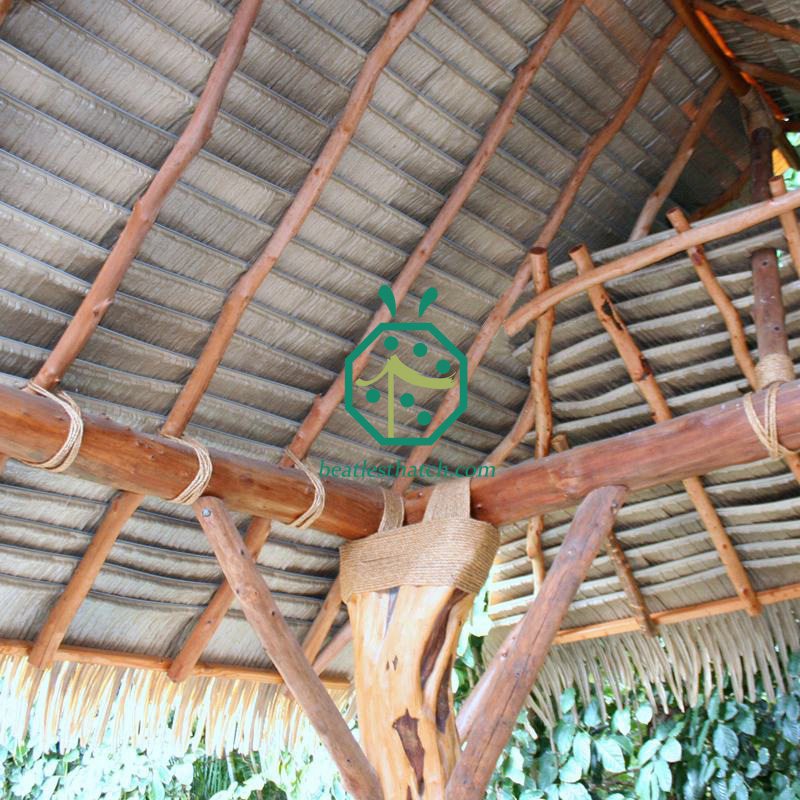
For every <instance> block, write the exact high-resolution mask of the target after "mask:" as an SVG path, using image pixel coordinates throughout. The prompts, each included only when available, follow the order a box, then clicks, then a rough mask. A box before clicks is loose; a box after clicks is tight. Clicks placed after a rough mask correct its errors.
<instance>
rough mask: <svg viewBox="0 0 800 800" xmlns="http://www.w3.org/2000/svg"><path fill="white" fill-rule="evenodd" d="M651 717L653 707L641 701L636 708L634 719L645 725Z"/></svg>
mask: <svg viewBox="0 0 800 800" xmlns="http://www.w3.org/2000/svg"><path fill="white" fill-rule="evenodd" d="M651 719H653V707H652V706H651V705H650V703H642V704H641V705H640V706H639V708H637V709H636V720H637V721H638V722H641V723H642V725H647V723H648V722H650V720H651Z"/></svg>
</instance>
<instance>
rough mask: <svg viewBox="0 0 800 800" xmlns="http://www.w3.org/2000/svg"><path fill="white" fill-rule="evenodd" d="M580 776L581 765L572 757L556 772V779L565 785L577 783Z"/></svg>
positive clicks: (581, 772)
mask: <svg viewBox="0 0 800 800" xmlns="http://www.w3.org/2000/svg"><path fill="white" fill-rule="evenodd" d="M582 774H583V771H582V770H581V765H580V764H579V763H578V761H577V759H575V758H573V757H572V756H570V757H569V758H568V759H567V760H566V761H565V762H564V765H563V766H562V767H561V769H560V770H559V771H558V777H559V778H561V780H562V781H564V782H565V783H577V782H578V781H579V780H580V779H581V775H582Z"/></svg>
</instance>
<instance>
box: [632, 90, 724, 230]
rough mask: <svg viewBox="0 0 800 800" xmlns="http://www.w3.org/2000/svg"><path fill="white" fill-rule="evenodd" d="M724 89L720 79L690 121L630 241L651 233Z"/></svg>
mask: <svg viewBox="0 0 800 800" xmlns="http://www.w3.org/2000/svg"><path fill="white" fill-rule="evenodd" d="M727 88H728V84H727V82H726V81H725V79H724V78H719V79H718V80H717V82H716V83H715V84H714V85H713V86H712V87H711V89H710V90H709V92H708V94H707V95H706V96H705V99H704V100H703V102H702V104H701V105H700V108H699V109H698V111H697V114H696V116H695V118H694V119H693V120H692V123H691V125H689V128H688V130H687V131H686V133H685V134H684V137H683V139H682V140H681V143H680V144H679V145H678V149H677V150H676V151H675V155H674V156H673V158H672V161H671V163H670V165H669V166H668V167H667V169H666V171H665V172H664V174H663V175H662V176H661V180H660V181H659V182H658V186H656V188H655V189H653V191H652V193H651V194H650V196H649V197H648V198H647V200H645V202H644V205H643V206H642V210H641V211H640V212H639V216H638V218H637V220H636V223H635V224H634V226H633V229H632V230H631V235H630V237H629V241H633V240H635V239H641V238H642V237H644V236H647V234H648V233H650V228H652V226H653V222H655V219H656V216H657V215H658V212H659V210H660V208H661V206H662V205H663V204H664V202H665V201H666V199H667V198H668V197H669V195H670V192H672V190H673V189H674V188H675V184H676V183H677V182H678V179H679V178H680V176H681V174H682V173H683V170H684V169H685V168H686V165H687V164H688V163H689V160H690V159H691V157H692V155H693V154H694V151H695V148H696V146H697V142H698V141H699V140H700V137H701V136H702V134H703V131H704V130H705V128H706V126H707V125H708V123H709V121H710V120H711V117H712V115H713V113H714V111H715V110H716V108H717V106H718V105H719V103H720V101H721V100H722V96H723V94H725V91H726V90H727Z"/></svg>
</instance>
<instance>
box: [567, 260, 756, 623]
mask: <svg viewBox="0 0 800 800" xmlns="http://www.w3.org/2000/svg"><path fill="white" fill-rule="evenodd" d="M570 257H571V258H572V260H573V261H574V262H575V265H576V266H577V268H578V272H579V274H581V275H585V274H587V273H589V272H591V271H592V270H594V264H593V263H592V258H591V256H590V255H589V251H588V250H587V249H586V247H585V245H580V246H579V247H576V248H575V249H573V250H572V251H571V252H570ZM589 300H590V301H591V303H592V307H593V308H594V310H595V314H596V315H597V318H598V320H599V321H600V324H601V325H602V326H603V329H604V330H605V331H606V333H607V334H608V335H609V337H610V338H611V341H612V342H613V343H614V346H615V347H616V349H617V352H618V353H619V355H620V358H621V359H622V362H623V364H624V365H625V369H626V370H627V371H628V374H629V375H630V378H631V380H632V381H633V383H634V385H635V386H636V388H637V389H638V390H639V392H640V394H641V395H642V397H643V398H644V400H645V402H646V403H647V404H648V406H650V410H651V411H652V412H653V419H654V421H655V422H657V423H658V422H666V421H667V420H669V419H672V411H671V410H670V408H669V405H668V404H667V400H666V398H665V397H664V394H663V392H662V391H661V388H660V387H659V385H658V382H657V381H656V378H655V375H654V374H653V370H652V369H651V368H650V365H649V364H648V363H647V359H646V358H645V357H644V354H643V353H642V351H641V350H640V349H639V347H638V346H637V344H636V342H635V341H634V339H633V337H632V336H631V334H630V332H629V331H628V328H627V326H626V325H625V323H624V321H623V320H622V318H621V317H620V316H619V314H618V313H617V309H616V308H615V307H614V304H613V303H612V301H611V298H610V297H609V296H608V293H607V292H606V290H605V289H604V288H603V287H602V286H593V287H592V288H591V289H589ZM683 488H684V490H685V491H686V494H688V495H689V499H690V500H691V501H692V504H693V505H694V507H695V509H696V510H697V513H698V515H699V517H700V520H701V521H702V523H703V525H704V527H705V529H706V530H707V531H708V534H709V536H710V537H711V541H712V542H713V543H714V547H716V549H717V553H718V554H719V557H720V560H721V561H722V563H723V564H724V565H725V569H726V571H727V573H728V577H729V578H730V580H731V583H732V584H733V587H734V589H735V590H736V593H737V594H738V595H739V596H740V597H741V598H742V600H744V601H745V602H746V603H747V604H748V610H749V612H750V613H751V614H758V613H760V611H761V607H760V605H759V603H758V600H757V599H756V595H755V591H754V589H753V586H752V584H751V583H750V578H749V577H748V576H747V573H746V572H745V569H744V567H743V566H742V562H741V561H740V559H739V556H738V555H737V553H736V550H735V549H734V547H733V543H732V542H731V539H730V537H729V536H728V532H727V531H726V530H725V526H724V525H723V524H722V520H721V519H720V518H719V514H717V511H716V509H715V508H714V505H713V503H712V502H711V499H710V498H709V496H708V493H707V492H706V490H705V487H704V486H703V482H702V480H701V479H700V478H699V477H697V476H692V477H691V478H686V479H684V481H683Z"/></svg>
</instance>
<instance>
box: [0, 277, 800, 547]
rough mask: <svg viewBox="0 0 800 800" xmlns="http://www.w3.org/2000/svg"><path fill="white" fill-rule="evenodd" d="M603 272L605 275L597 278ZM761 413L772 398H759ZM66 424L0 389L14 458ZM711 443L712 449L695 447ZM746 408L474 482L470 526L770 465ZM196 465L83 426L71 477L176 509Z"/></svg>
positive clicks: (786, 412)
mask: <svg viewBox="0 0 800 800" xmlns="http://www.w3.org/2000/svg"><path fill="white" fill-rule="evenodd" d="M600 269H601V268H598V271H599V270H600ZM753 402H754V405H755V407H756V409H760V408H763V404H764V396H763V394H762V393H757V394H756V395H755V397H754V398H753ZM776 410H777V425H778V433H779V436H780V441H781V443H782V444H783V445H784V446H785V447H787V448H788V449H790V450H797V449H800V381H798V380H794V381H790V382H789V383H786V384H784V385H782V386H781V387H780V391H779V392H778V395H777V398H776ZM68 430H69V421H68V419H67V417H66V414H65V413H64V411H63V409H61V408H60V407H59V406H57V405H56V404H55V403H53V402H52V401H51V400H47V399H45V398H42V397H37V396H33V395H30V394H27V393H25V392H21V391H19V390H18V389H13V388H11V387H9V386H7V385H3V384H0V447H2V448H3V449H5V450H6V452H8V453H9V454H10V455H11V457H12V458H20V459H24V460H27V461H42V460H43V459H45V458H47V457H48V456H49V455H51V454H52V453H53V452H55V451H56V450H57V449H58V448H59V447H60V446H61V444H62V443H63V441H64V439H65V437H66V434H67V431H68ZM699 441H713V442H714V447H699V446H698V442H699ZM210 452H211V460H212V463H213V474H212V477H211V482H210V483H209V485H208V489H207V491H208V492H209V493H213V495H214V496H216V497H220V498H222V499H223V500H225V503H226V505H227V506H228V507H229V508H231V509H232V510H235V511H241V512H242V513H244V514H250V515H254V516H263V517H271V518H274V519H278V520H281V521H286V522H290V521H292V520H293V519H295V518H296V517H297V516H298V515H299V514H301V513H302V512H303V511H305V510H306V508H307V507H308V493H307V492H308V481H307V479H306V477H305V476H304V475H302V474H301V473H300V472H299V471H298V470H296V469H282V468H280V467H275V466H272V465H270V464H266V463H264V462H263V461H261V460H257V459H250V458H245V457H243V456H237V455H229V454H226V453H222V452H220V451H219V450H214V449H211V451H210ZM765 456H766V452H765V449H764V446H763V445H762V444H761V443H760V442H759V440H758V437H757V436H756V435H755V433H754V432H753V429H752V427H751V426H750V423H749V422H748V421H747V415H746V413H745V410H744V406H743V403H742V401H741V400H729V401H726V402H725V403H721V404H719V405H714V406H709V407H708V408H703V409H701V410H699V411H693V412H691V413H689V414H683V415H681V416H680V417H678V418H676V419H672V420H669V421H667V422H661V423H659V424H657V425H651V426H649V427H647V428H642V429H640V430H637V431H632V432H630V433H626V434H625V435H623V436H614V437H611V438H609V439H604V440H602V441H599V442H594V443H592V444H586V445H581V446H580V447H573V448H571V449H569V450H567V451H565V452H563V453H554V454H551V455H549V456H547V458H542V459H530V460H528V461H523V462H521V463H519V464H515V465H514V466H512V467H508V468H507V469H504V470H502V471H501V472H499V473H498V474H497V475H496V476H494V477H491V478H489V477H481V478H473V479H472V481H471V483H470V486H471V493H472V516H473V517H474V518H475V519H478V520H485V521H486V522H491V523H493V524H495V525H504V524H506V523H509V522H518V521H519V520H521V519H528V518H529V517H530V516H531V515H533V514H537V513H540V514H546V513H548V512H550V511H558V510H561V509H566V508H570V507H572V506H574V505H575V503H577V502H578V501H579V500H580V499H581V498H582V497H584V496H585V495H586V494H588V493H589V492H590V491H591V490H592V489H595V488H597V487H598V486H601V485H603V484H604V483H609V482H611V483H620V484H621V483H624V484H626V485H627V486H629V488H630V489H631V491H636V490H638V489H646V488H649V487H651V486H658V485H660V484H663V483H671V482H673V481H677V480H682V479H684V478H686V477H688V476H691V475H703V474H705V473H707V472H713V471H714V470H717V469H722V468H723V467H729V466H732V465H734V464H748V463H750V462H753V461H759V460H761V459H763V458H765ZM196 471H197V459H196V457H195V455H194V453H192V452H191V451H190V450H188V448H186V447H185V446H183V445H181V444H178V443H176V442H172V441H170V440H168V439H166V440H165V439H163V438H161V437H158V436H153V435H149V434H145V433H141V432H139V431H135V430H133V429H131V428H129V427H126V426H123V425H118V424H117V423H114V422H112V421H111V420H109V419H107V418H105V417H100V416H94V415H92V414H84V437H83V445H82V447H81V451H80V453H79V454H78V457H77V459H76V460H75V463H74V464H73V465H72V466H71V467H70V469H69V474H70V475H74V476H76V477H79V478H82V479H84V480H89V481H93V482H95V483H99V484H102V485H104V486H110V487H112V488H114V489H124V490H126V491H130V492H134V493H136V494H144V495H151V496H154V497H162V498H169V497H174V496H175V495H176V494H177V493H178V492H179V491H181V490H182V489H183V488H184V487H185V486H186V484H187V483H188V482H189V481H190V480H191V479H192V478H193V477H194V475H195V473H196ZM324 484H325V493H326V497H325V508H324V510H323V512H322V514H321V515H320V517H319V519H318V520H317V522H315V528H316V529H317V530H320V531H326V532H329V533H335V534H338V535H339V536H343V537H345V538H348V539H360V538H363V537H364V536H370V535H372V534H373V533H374V532H375V531H376V530H377V529H378V526H379V524H380V520H381V517H382V515H383V510H384V501H383V495H382V493H381V492H380V491H379V488H378V487H377V486H370V485H369V484H362V483H358V482H356V481H350V480H339V479H336V478H326V479H325V480H324ZM430 492H431V489H430V487H425V488H420V489H414V490H412V491H409V492H407V493H406V495H405V511H406V522H409V523H411V522H419V521H420V520H421V519H422V516H423V513H424V511H425V507H426V505H427V503H428V497H429V495H430Z"/></svg>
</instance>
